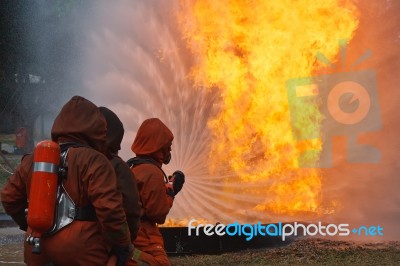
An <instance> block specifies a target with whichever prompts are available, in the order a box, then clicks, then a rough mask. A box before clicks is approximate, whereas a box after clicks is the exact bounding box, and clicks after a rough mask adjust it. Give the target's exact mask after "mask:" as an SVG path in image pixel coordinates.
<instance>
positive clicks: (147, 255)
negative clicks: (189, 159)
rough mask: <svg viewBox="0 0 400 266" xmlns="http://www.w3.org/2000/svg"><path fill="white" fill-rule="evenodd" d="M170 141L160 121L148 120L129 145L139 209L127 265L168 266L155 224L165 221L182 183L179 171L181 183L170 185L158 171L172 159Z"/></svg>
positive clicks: (161, 239)
mask: <svg viewBox="0 0 400 266" xmlns="http://www.w3.org/2000/svg"><path fill="white" fill-rule="evenodd" d="M173 139H174V136H173V134H172V132H171V131H170V130H169V129H168V127H167V126H166V125H164V123H163V122H161V120H160V119H158V118H150V119H147V120H145V121H144V122H143V123H142V124H141V126H140V127H139V130H138V132H137V135H136V138H135V140H134V142H133V144H132V151H133V152H134V153H135V154H136V157H135V158H133V159H131V160H129V161H128V164H130V165H131V169H132V172H133V173H134V175H135V176H136V181H137V185H138V189H139V194H140V200H141V203H142V209H141V223H140V227H139V232H138V236H137V238H136V240H135V241H134V246H135V251H134V256H133V260H131V261H130V262H129V264H128V265H137V264H136V263H140V262H145V263H147V264H149V265H171V264H170V262H169V260H168V257H167V254H166V252H165V250H164V241H163V237H162V235H161V233H160V231H159V229H158V226H157V225H158V224H163V223H164V222H165V219H166V217H167V215H168V213H169V211H170V209H171V207H172V204H173V201H174V196H175V195H176V193H178V192H179V190H180V189H181V188H182V186H183V182H184V175H183V173H182V172H180V171H178V172H179V173H180V174H181V178H183V180H182V179H180V182H176V183H171V182H169V181H171V180H168V178H167V176H166V175H165V173H164V172H163V170H162V169H161V166H162V164H168V163H169V161H170V160H171V145H172V140H173ZM182 176H183V177H182ZM172 181H173V180H172ZM178 183H179V184H178ZM174 188H175V191H174Z"/></svg>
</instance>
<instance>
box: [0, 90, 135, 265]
mask: <svg viewBox="0 0 400 266" xmlns="http://www.w3.org/2000/svg"><path fill="white" fill-rule="evenodd" d="M51 135H52V140H53V141H54V142H56V143H58V144H59V146H60V147H61V149H60V150H61V159H60V166H61V169H63V170H64V171H63V172H62V173H63V174H60V175H59V179H58V192H57V199H56V202H57V204H56V205H57V206H56V208H55V212H56V216H55V217H54V227H53V228H52V229H51V230H50V231H48V232H42V234H39V236H37V235H35V230H42V229H41V228H39V227H40V226H38V224H40V223H33V221H35V220H36V221H39V222H40V219H39V218H40V217H35V216H34V215H33V214H32V212H34V211H35V209H36V208H35V207H34V204H33V203H32V205H31V206H29V205H28V202H29V204H31V201H30V200H32V201H35V200H36V197H35V196H36V194H37V193H38V191H36V190H35V188H38V187H39V186H37V185H35V184H34V183H35V182H36V180H35V177H36V176H37V172H40V171H44V172H46V171H48V172H53V173H54V171H53V170H54V169H53V167H49V165H51V164H49V163H48V162H47V163H43V162H37V158H36V157H37V154H35V153H37V151H36V149H35V152H34V155H31V154H28V155H25V156H24V157H23V158H22V159H21V163H20V164H19V165H18V167H17V169H16V171H15V173H14V174H13V175H11V176H10V178H9V179H8V182H7V184H6V185H5V187H4V189H3V190H2V192H1V200H2V203H3V206H4V209H5V211H6V212H7V213H8V214H9V215H10V216H11V217H12V218H13V219H14V221H15V222H16V223H17V224H18V225H19V226H20V228H21V229H23V230H26V235H25V236H26V239H27V241H26V242H25V245H24V259H25V262H26V263H27V264H28V265H46V264H52V265H106V263H107V261H108V259H109V257H110V255H113V254H114V255H116V257H117V258H118V259H117V260H118V262H117V264H118V265H124V264H125V262H126V261H127V260H128V258H130V257H131V252H132V249H133V248H132V245H131V243H130V235H129V229H128V225H127V222H126V216H125V213H124V210H123V207H122V196H121V193H120V192H119V191H118V190H117V184H116V176H115V172H114V169H113V167H112V165H111V163H110V161H109V160H108V158H107V157H106V154H107V153H106V149H105V142H106V121H105V119H104V117H103V116H102V114H101V113H100V111H99V110H98V108H97V106H95V105H94V104H93V103H91V102H90V101H88V100H86V99H85V98H82V97H80V96H74V97H72V99H71V100H70V101H69V102H67V103H66V104H65V105H64V106H63V108H62V110H61V111H60V113H59V114H58V116H57V117H56V119H55V121H54V124H53V128H52V131H51ZM41 147H42V148H43V146H41ZM53 150H56V149H53ZM44 157H46V156H44ZM34 158H35V159H34ZM33 162H34V164H33ZM48 184H49V186H50V185H54V184H53V183H52V184H50V183H48ZM26 208H28V222H27V221H26V217H25V209H26ZM30 209H31V210H32V212H31V213H30ZM31 224H32V225H31ZM38 228H39V229H38ZM28 242H29V243H28ZM31 244H34V246H32V245H31ZM39 244H40V245H39ZM32 251H34V252H35V253H39V252H40V254H35V253H33V252H32Z"/></svg>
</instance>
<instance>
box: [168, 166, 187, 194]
mask: <svg viewBox="0 0 400 266" xmlns="http://www.w3.org/2000/svg"><path fill="white" fill-rule="evenodd" d="M169 182H172V187H173V189H174V196H176V194H178V193H179V191H181V190H182V187H183V184H184V183H185V174H184V173H183V172H182V171H179V170H178V171H175V172H174V173H173V174H172V176H169Z"/></svg>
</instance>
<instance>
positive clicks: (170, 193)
mask: <svg viewBox="0 0 400 266" xmlns="http://www.w3.org/2000/svg"><path fill="white" fill-rule="evenodd" d="M165 190H166V192H167V195H168V196H170V197H171V198H172V199H173V198H174V197H175V192H174V186H173V183H172V182H168V183H167V184H165Z"/></svg>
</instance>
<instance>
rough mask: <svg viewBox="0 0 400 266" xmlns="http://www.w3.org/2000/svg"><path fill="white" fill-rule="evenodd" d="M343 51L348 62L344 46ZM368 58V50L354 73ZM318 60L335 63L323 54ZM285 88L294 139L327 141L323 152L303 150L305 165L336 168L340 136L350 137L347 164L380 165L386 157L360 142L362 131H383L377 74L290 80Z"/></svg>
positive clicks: (366, 73) (369, 53)
mask: <svg viewBox="0 0 400 266" xmlns="http://www.w3.org/2000/svg"><path fill="white" fill-rule="evenodd" d="M340 52H341V54H342V62H343V61H344V58H345V43H342V45H341V49H340ZM369 56H371V52H370V51H367V52H366V53H364V54H363V55H362V56H361V57H360V58H359V59H358V60H357V61H356V62H355V63H354V64H353V65H352V66H350V69H354V67H355V66H356V65H357V64H359V63H361V62H362V61H364V60H365V59H366V58H368V57H369ZM317 59H318V60H319V61H322V62H324V63H327V64H330V62H329V60H328V59H326V58H325V57H324V55H323V54H318V55H317ZM286 88H287V95H288V100H289V110H290V123H291V128H292V132H293V137H294V139H295V140H296V141H299V142H300V141H309V140H315V139H320V140H322V150H306V151H303V152H302V154H301V155H300V157H299V158H298V163H299V166H300V167H303V168H307V167H320V168H329V167H332V138H333V137H335V136H345V137H346V139H347V147H346V149H347V156H346V157H347V161H348V162H350V163H378V162H379V160H380V157H381V156H380V152H379V150H378V149H377V148H376V147H373V146H370V145H366V144H361V143H359V142H358V136H359V135H360V133H366V132H371V131H378V130H380V129H381V127H382V121H381V116H380V109H379V99H378V89H377V82H376V74H375V71H373V70H360V71H351V72H340V73H333V74H328V75H321V76H315V77H306V78H297V79H290V80H288V81H287V83H286ZM312 108H314V110H312ZM310 109H311V111H310ZM318 160H319V162H318V164H317V161H318Z"/></svg>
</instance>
